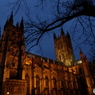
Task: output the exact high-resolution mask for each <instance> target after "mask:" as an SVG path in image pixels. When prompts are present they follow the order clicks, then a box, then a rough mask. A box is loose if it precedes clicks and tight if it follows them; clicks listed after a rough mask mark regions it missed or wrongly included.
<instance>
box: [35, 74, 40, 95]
mask: <svg viewBox="0 0 95 95" xmlns="http://www.w3.org/2000/svg"><path fill="white" fill-rule="evenodd" d="M36 94H37V95H39V94H40V77H39V76H38V75H36Z"/></svg>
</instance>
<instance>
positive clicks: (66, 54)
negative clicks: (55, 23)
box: [54, 28, 74, 66]
mask: <svg viewBox="0 0 95 95" xmlns="http://www.w3.org/2000/svg"><path fill="white" fill-rule="evenodd" d="M54 44H55V52H56V59H57V60H58V61H61V62H63V63H64V64H65V65H66V66H73V63H74V53H73V48H72V43H71V39H70V35H69V33H67V35H65V34H64V31H63V29H62V28H61V36H60V37H59V38H57V37H56V35H55V34H54Z"/></svg>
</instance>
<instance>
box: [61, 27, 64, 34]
mask: <svg viewBox="0 0 95 95" xmlns="http://www.w3.org/2000/svg"><path fill="white" fill-rule="evenodd" d="M61 35H64V31H63V28H62V27H61Z"/></svg>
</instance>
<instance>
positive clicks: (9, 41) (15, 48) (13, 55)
mask: <svg viewBox="0 0 95 95" xmlns="http://www.w3.org/2000/svg"><path fill="white" fill-rule="evenodd" d="M23 32H24V25H23V19H22V20H21V22H20V25H18V26H14V25H13V14H11V16H10V18H9V19H8V20H7V21H6V24H5V26H4V33H3V35H2V39H1V40H0V66H2V67H5V68H4V69H1V72H2V74H1V75H2V77H3V80H5V79H6V78H12V79H15V78H18V79H21V77H22V71H21V68H22V64H21V63H22V57H23V52H24V49H25V46H24V35H23ZM8 68H11V69H10V70H9V69H8ZM5 70H9V73H6V72H5V73H4V71H5Z"/></svg>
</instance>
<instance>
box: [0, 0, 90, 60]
mask: <svg viewBox="0 0 95 95" xmlns="http://www.w3.org/2000/svg"><path fill="white" fill-rule="evenodd" d="M14 1H16V0H7V1H6V0H3V1H1V3H0V27H2V28H3V25H4V24H5V21H6V20H7V18H9V16H10V14H11V11H12V8H13V4H12V2H14ZM35 4H36V5H39V3H38V1H37V0H35V1H34V0H28V4H27V5H28V8H27V9H25V10H24V8H25V6H23V4H21V7H20V10H19V11H18V12H17V13H16V14H15V15H14V21H15V22H14V23H16V22H19V21H20V20H21V18H22V16H23V17H24V20H25V22H27V21H29V18H27V14H29V17H30V18H31V20H33V21H36V22H37V20H38V19H41V20H46V19H47V18H48V20H49V21H51V19H54V14H55V13H54V11H53V10H54V8H53V7H52V3H51V4H50V3H49V2H46V3H44V5H43V6H42V7H41V6H35ZM50 5H51V6H50ZM28 9H29V10H28ZM50 9H51V10H50ZM75 21H76V20H75V19H73V20H71V21H69V22H67V23H66V24H64V25H63V26H62V27H63V28H64V31H65V32H67V31H68V32H69V33H70V35H71V38H72V44H73V49H74V53H75V57H76V59H79V47H81V48H82V50H83V52H84V54H85V55H86V56H87V57H89V58H90V56H89V51H90V46H89V45H88V44H87V43H83V44H81V45H79V44H80V43H82V42H83V40H84V39H85V38H86V37H87V36H81V33H82V28H81V27H80V25H78V27H77V28H76V32H75V34H74V35H73V30H74V24H75ZM54 32H55V33H56V34H57V35H60V28H58V29H56V30H53V31H51V32H49V33H45V34H44V36H43V37H42V38H41V41H40V43H39V46H36V47H34V48H32V49H31V52H32V53H36V54H38V55H42V56H45V57H48V58H51V59H55V52H54V44H53V38H52V37H53V33H54ZM80 36H81V37H80Z"/></svg>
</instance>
